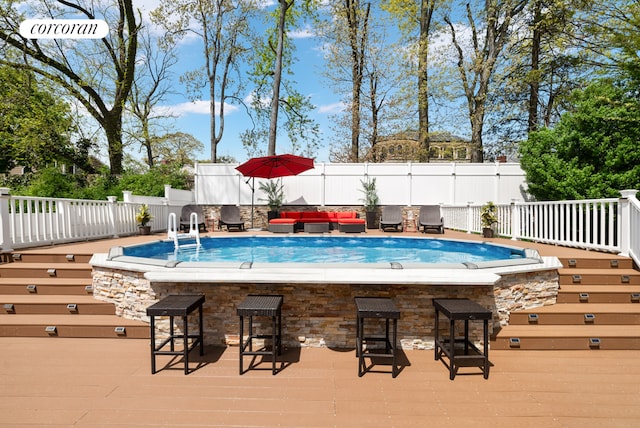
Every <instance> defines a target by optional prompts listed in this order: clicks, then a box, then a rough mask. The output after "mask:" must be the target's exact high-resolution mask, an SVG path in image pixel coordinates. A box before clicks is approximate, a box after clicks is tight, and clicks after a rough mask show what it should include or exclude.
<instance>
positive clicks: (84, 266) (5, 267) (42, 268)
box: [0, 262, 91, 279]
mask: <svg viewBox="0 0 640 428" xmlns="http://www.w3.org/2000/svg"><path fill="white" fill-rule="evenodd" d="M0 277H1V278H52V277H57V278H89V279H90V278H91V265H90V264H88V263H53V262H52V263H5V264H1V265H0Z"/></svg>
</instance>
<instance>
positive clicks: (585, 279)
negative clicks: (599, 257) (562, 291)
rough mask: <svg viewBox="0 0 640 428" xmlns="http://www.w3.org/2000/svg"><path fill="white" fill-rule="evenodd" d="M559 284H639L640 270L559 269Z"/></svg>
mask: <svg viewBox="0 0 640 428" xmlns="http://www.w3.org/2000/svg"><path fill="white" fill-rule="evenodd" d="M559 274H560V285H561V286H562V285H572V284H582V285H639V286H640V272H638V271H636V270H633V269H561V270H560V272H559Z"/></svg>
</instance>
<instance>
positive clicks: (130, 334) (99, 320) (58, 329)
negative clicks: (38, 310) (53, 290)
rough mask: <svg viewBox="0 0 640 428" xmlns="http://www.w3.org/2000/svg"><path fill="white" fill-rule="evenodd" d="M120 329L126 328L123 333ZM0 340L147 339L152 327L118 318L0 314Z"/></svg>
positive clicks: (111, 316) (105, 316) (104, 316)
mask: <svg viewBox="0 0 640 428" xmlns="http://www.w3.org/2000/svg"><path fill="white" fill-rule="evenodd" d="M54 327H55V328H54ZM118 327H124V332H120V330H121V329H118V331H117V328H118ZM0 336H5V337H6V336H11V337H92V338H131V339H148V338H149V325H148V324H147V323H145V322H142V321H132V320H127V319H125V318H121V317H118V316H116V315H76V316H69V315H41V314H35V315H20V316H14V315H2V314H0Z"/></svg>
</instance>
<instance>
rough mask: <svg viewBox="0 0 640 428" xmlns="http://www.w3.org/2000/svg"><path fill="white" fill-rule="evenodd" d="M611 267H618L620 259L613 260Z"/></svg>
mask: <svg viewBox="0 0 640 428" xmlns="http://www.w3.org/2000/svg"><path fill="white" fill-rule="evenodd" d="M610 265H611V267H612V268H617V267H618V261H617V260H611V264H610Z"/></svg>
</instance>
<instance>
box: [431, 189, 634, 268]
mask: <svg viewBox="0 0 640 428" xmlns="http://www.w3.org/2000/svg"><path fill="white" fill-rule="evenodd" d="M622 193H623V198H621V199H614V198H610V199H589V200H580V201H551V202H514V203H512V204H508V205H506V204H502V205H497V207H498V224H497V225H496V232H497V234H498V235H500V236H504V237H511V238H512V239H518V240H530V241H535V242H542V243H547V244H557V245H563V246H567V247H576V248H584V249H593V250H599V251H608V252H614V253H622V254H625V255H627V254H628V255H629V256H631V257H633V258H634V259H635V260H636V263H637V262H638V255H640V203H638V200H637V199H636V197H635V193H636V191H635V190H632V191H623V192H622ZM480 208H481V205H472V204H468V205H466V206H464V207H460V206H442V213H443V216H444V219H445V220H444V222H445V226H446V227H447V228H450V229H457V230H463V231H467V232H469V233H481V232H482V226H481V224H480Z"/></svg>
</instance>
